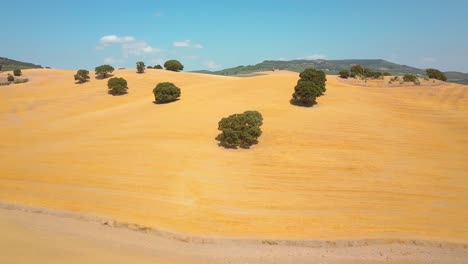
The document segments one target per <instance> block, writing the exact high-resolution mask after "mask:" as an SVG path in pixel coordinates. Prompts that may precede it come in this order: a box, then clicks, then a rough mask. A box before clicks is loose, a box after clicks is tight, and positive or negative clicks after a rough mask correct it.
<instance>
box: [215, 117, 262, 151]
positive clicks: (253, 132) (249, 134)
mask: <svg viewBox="0 0 468 264" xmlns="http://www.w3.org/2000/svg"><path fill="white" fill-rule="evenodd" d="M262 125H263V117H262V115H261V114H260V113H259V112H258V111H246V112H244V113H242V114H234V115H230V116H228V117H224V118H222V119H221V120H220V121H219V122H218V130H221V134H219V135H218V136H217V137H216V140H218V141H220V145H221V146H224V147H226V148H237V147H241V148H249V147H250V146H252V145H253V144H257V143H258V138H259V137H260V136H261V135H262V130H261V129H260V126H262Z"/></svg>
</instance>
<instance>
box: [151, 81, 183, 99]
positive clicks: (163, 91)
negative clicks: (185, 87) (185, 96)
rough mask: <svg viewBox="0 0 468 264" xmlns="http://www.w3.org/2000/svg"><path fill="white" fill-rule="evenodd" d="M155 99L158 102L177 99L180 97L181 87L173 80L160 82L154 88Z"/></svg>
mask: <svg viewBox="0 0 468 264" xmlns="http://www.w3.org/2000/svg"><path fill="white" fill-rule="evenodd" d="M153 94H154V99H155V101H156V103H158V104H164V103H169V102H172V101H176V100H177V99H178V98H179V97H180V94H181V92H180V88H179V87H177V86H175V84H173V83H171V82H162V83H158V85H156V87H155V88H154V89H153Z"/></svg>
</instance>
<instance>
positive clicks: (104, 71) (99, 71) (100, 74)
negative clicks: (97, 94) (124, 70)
mask: <svg viewBox="0 0 468 264" xmlns="http://www.w3.org/2000/svg"><path fill="white" fill-rule="evenodd" d="M95 71H96V77H97V78H99V79H105V78H107V77H109V75H110V74H111V73H112V72H113V71H114V67H112V66H110V65H108V64H104V65H101V66H98V67H96V69H95Z"/></svg>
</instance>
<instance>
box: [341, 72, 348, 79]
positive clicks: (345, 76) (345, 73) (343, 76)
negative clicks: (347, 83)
mask: <svg viewBox="0 0 468 264" xmlns="http://www.w3.org/2000/svg"><path fill="white" fill-rule="evenodd" d="M340 78H343V79H348V78H349V71H347V70H342V71H340Z"/></svg>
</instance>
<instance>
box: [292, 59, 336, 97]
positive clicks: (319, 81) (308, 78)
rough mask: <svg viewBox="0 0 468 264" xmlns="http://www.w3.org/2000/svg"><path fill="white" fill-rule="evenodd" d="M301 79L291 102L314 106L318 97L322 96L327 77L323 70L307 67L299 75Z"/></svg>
mask: <svg viewBox="0 0 468 264" xmlns="http://www.w3.org/2000/svg"><path fill="white" fill-rule="evenodd" d="M299 77H300V79H299V81H297V85H296V87H294V93H293V95H292V99H291V103H292V104H295V105H301V106H312V105H314V104H316V103H317V102H316V99H317V97H319V96H322V95H323V94H324V93H325V91H326V88H325V82H326V81H327V77H326V76H325V73H324V72H323V71H321V70H316V69H312V68H311V69H306V70H304V71H303V72H301V74H300V75H299Z"/></svg>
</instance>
